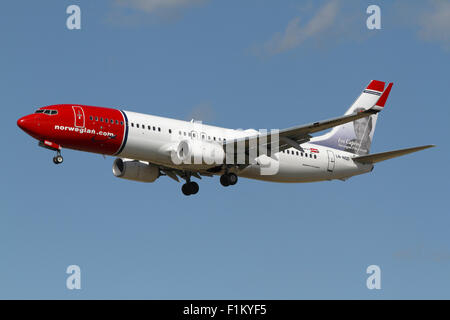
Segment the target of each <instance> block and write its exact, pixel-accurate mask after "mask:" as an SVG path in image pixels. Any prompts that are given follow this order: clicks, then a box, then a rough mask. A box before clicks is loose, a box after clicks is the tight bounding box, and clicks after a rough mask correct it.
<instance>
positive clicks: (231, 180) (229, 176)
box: [220, 172, 238, 187]
mask: <svg viewBox="0 0 450 320" xmlns="http://www.w3.org/2000/svg"><path fill="white" fill-rule="evenodd" d="M237 181H238V177H237V175H236V174H234V173H232V172H229V173H224V174H223V175H221V176H220V184H221V185H223V186H224V187H228V186H233V185H235V184H236V183H237Z"/></svg>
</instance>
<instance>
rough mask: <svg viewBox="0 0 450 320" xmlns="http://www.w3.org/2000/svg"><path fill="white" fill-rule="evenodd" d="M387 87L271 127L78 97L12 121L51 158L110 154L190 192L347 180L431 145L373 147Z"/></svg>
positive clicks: (129, 174)
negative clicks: (215, 179) (209, 181)
mask: <svg viewBox="0 0 450 320" xmlns="http://www.w3.org/2000/svg"><path fill="white" fill-rule="evenodd" d="M392 86H393V83H389V84H388V85H387V87H386V88H385V82H382V81H378V80H372V81H370V83H369V84H368V85H367V87H365V88H364V90H363V91H362V93H361V94H360V96H359V97H358V98H357V99H356V100H355V101H354V103H353V104H352V105H351V106H350V108H349V109H348V110H347V112H346V113H345V114H344V115H343V116H340V117H336V118H332V119H329V120H324V121H318V122H314V123H310V124H306V125H300V126H294V127H290V128H287V129H282V130H271V131H270V132H268V131H264V130H260V131H257V130H254V129H247V130H234V129H227V128H221V127H216V126H211V125H206V124H202V123H199V122H197V121H194V120H192V121H181V120H175V119H170V118H164V117H158V116H153V115H147V114H142V113H136V112H131V111H124V110H118V109H113V108H104V107H95V106H87V105H79V104H57V105H49V106H45V107H41V108H39V109H37V110H36V111H35V112H34V113H32V114H29V115H26V116H24V117H22V118H20V119H19V120H18V121H17V125H18V126H19V127H20V128H21V129H22V130H23V131H25V132H26V133H27V134H29V135H30V136H32V137H33V138H35V139H37V140H38V145H39V146H41V147H44V148H47V149H50V150H52V151H54V152H56V155H55V156H54V158H53V162H54V163H55V164H60V163H62V162H63V157H62V155H61V150H62V148H68V149H74V150H80V151H86V152H92V153H98V154H102V155H104V156H105V155H109V156H114V157H116V159H115V160H114V163H113V168H112V169H113V174H114V176H116V177H119V178H123V179H129V180H134V181H140V182H154V181H156V180H157V179H158V178H159V177H161V176H167V177H169V178H172V179H173V180H175V181H177V182H179V181H180V178H181V179H183V180H185V183H184V184H183V185H182V188H181V190H182V193H183V194H184V195H187V196H188V195H193V194H196V193H197V192H198V191H199V185H198V183H197V182H195V181H192V178H193V177H195V178H197V179H201V178H202V177H204V176H206V177H212V176H220V183H221V184H222V185H223V186H224V187H228V186H231V185H235V184H236V183H237V181H238V177H242V178H249V179H256V180H263V181H270V182H282V183H294V182H316V181H329V180H335V179H339V180H342V181H345V180H347V179H348V178H350V177H353V176H356V175H360V174H364V173H368V172H371V171H372V170H373V168H374V164H375V163H378V162H381V161H384V160H388V159H391V158H395V157H399V156H403V155H406V154H409V153H413V152H416V151H420V150H424V149H427V148H431V147H434V145H425V146H419V147H413V148H407V149H400V150H394V151H388V152H381V153H375V154H371V153H370V146H371V142H372V139H373V135H374V131H375V124H376V121H377V118H378V113H379V112H380V111H382V110H383V108H384V106H385V104H386V101H387V98H388V96H389V93H390V91H391V89H392ZM327 129H331V130H330V131H329V132H327V133H325V134H322V135H318V136H312V134H314V133H316V132H320V131H324V130H327Z"/></svg>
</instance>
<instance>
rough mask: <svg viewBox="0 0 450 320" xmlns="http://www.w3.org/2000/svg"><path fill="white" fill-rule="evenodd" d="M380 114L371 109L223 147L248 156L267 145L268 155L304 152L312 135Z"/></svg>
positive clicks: (236, 141)
mask: <svg viewBox="0 0 450 320" xmlns="http://www.w3.org/2000/svg"><path fill="white" fill-rule="evenodd" d="M378 112H379V110H377V109H375V108H370V109H367V110H364V111H361V112H357V113H353V114H349V115H344V116H341V117H337V118H333V119H328V120H323V121H318V122H314V123H310V124H306V125H302V126H295V127H291V128H286V129H283V130H280V131H279V132H278V135H277V134H275V135H273V134H272V133H270V132H268V133H264V134H256V135H253V136H248V137H243V138H239V139H234V140H227V141H226V142H225V143H224V144H223V147H224V149H225V151H226V152H228V153H229V152H230V150H232V151H231V152H234V153H236V152H237V151H240V150H242V148H244V149H245V154H247V155H249V154H250V151H251V149H255V148H257V147H258V145H266V147H267V150H268V152H267V153H270V152H271V153H274V152H278V151H283V150H285V149H288V148H291V147H293V148H296V149H298V150H301V151H303V149H302V147H301V144H302V143H305V142H308V141H309V140H310V139H311V138H312V136H311V134H312V133H315V132H319V131H323V130H327V129H330V128H333V127H336V126H339V125H341V124H344V123H347V122H352V121H355V120H357V119H361V118H364V117H368V116H370V115H373V114H375V113H378ZM277 140H278V141H277ZM277 142H278V148H277ZM277 149H278V150H277ZM269 151H270V152H269ZM263 153H264V152H263ZM260 154H261V153H260Z"/></svg>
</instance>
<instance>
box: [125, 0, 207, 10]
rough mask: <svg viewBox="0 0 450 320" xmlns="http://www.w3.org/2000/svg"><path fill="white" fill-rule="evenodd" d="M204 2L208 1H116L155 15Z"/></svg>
mask: <svg viewBox="0 0 450 320" xmlns="http://www.w3.org/2000/svg"><path fill="white" fill-rule="evenodd" d="M204 1H206V0H116V4H117V5H120V6H123V7H128V8H132V9H136V10H139V11H143V12H146V13H155V12H159V11H167V10H174V9H181V8H185V7H189V6H192V5H196V4H199V3H202V2H204Z"/></svg>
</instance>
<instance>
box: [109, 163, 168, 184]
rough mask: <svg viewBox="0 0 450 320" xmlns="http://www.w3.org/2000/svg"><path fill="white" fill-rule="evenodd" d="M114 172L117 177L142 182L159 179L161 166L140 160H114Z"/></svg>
mask: <svg viewBox="0 0 450 320" xmlns="http://www.w3.org/2000/svg"><path fill="white" fill-rule="evenodd" d="M112 170H113V173H114V175H115V176H116V177H118V178H122V179H128V180H134V181H140V182H153V181H155V180H156V179H158V177H159V175H160V173H159V168H158V167H156V166H154V165H151V164H147V163H145V162H141V161H138V160H124V159H120V158H117V159H116V160H114V163H113V167H112Z"/></svg>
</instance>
